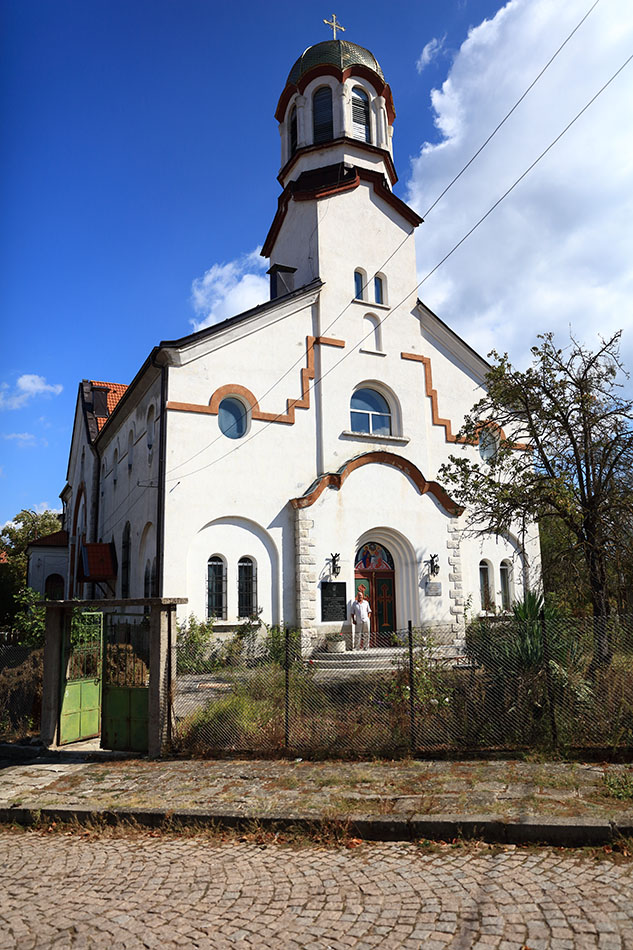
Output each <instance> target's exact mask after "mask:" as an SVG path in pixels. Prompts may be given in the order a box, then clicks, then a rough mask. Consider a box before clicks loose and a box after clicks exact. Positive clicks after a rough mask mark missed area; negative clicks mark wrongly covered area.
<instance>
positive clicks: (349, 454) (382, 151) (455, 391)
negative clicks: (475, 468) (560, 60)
mask: <svg viewBox="0 0 633 950" xmlns="http://www.w3.org/2000/svg"><path fill="white" fill-rule="evenodd" d="M275 118H276V120H277V122H278V123H279V131H280V137H281V170H280V172H279V176H278V178H279V182H280V183H281V187H282V189H283V190H282V192H281V195H280V196H279V199H278V208H277V212H276V214H275V217H274V219H273V222H272V225H271V227H270V230H269V232H268V235H267V237H266V239H265V241H264V244H263V249H262V255H263V256H264V257H265V258H267V259H268V260H269V261H270V269H269V272H268V273H269V274H270V300H269V301H268V302H266V303H264V304H262V305H260V306H258V307H255V308H253V309H252V310H249V311H247V312H245V313H240V314H237V315H235V316H233V317H231V318H230V319H228V320H225V321H223V322H222V323H219V324H216V325H214V326H211V327H209V328H207V329H203V330H200V331H198V332H196V333H192V334H190V335H188V336H185V337H181V338H180V339H175V340H167V341H163V342H161V343H160V344H158V345H157V346H155V347H154V348H153V349H152V351H151V353H150V354H149V356H148V357H147V359H146V361H145V362H144V364H143V365H142V366H141V368H140V369H139V371H138V373H137V374H136V376H135V377H134V379H133V380H132V382H131V383H130V384H129V385H127V386H124V385H119V384H113V383H109V382H102V381H101V382H100V381H94V380H84V381H82V383H81V384H80V386H79V394H78V400H77V407H76V413H75V421H74V429H73V436H72V444H71V449H70V459H69V464H68V472H67V484H66V487H65V488H64V490H63V492H62V494H61V497H62V499H63V505H64V518H65V520H64V528H65V530H66V532H67V540H68V545H67V566H66V570H65V572H64V573H65V576H66V591H65V593H66V596H67V597H79V598H82V597H86V598H88V597H94V596H101V595H103V596H104V597H112V596H116V597H119V598H120V597H124V598H125V597H142V596H149V595H160V596H165V597H172V596H173V597H186V598H187V599H188V604H187V605H186V606H184V607H182V608H181V611H182V612H181V616H184V615H187V614H189V613H193V614H195V615H196V616H197V617H198V618H205V617H207V616H214V617H215V618H216V629H218V630H222V629H227V630H228V629H230V628H231V627H234V626H235V625H236V624H237V623H238V622H239V620H240V618H245V617H249V616H251V615H253V614H256V613H258V614H259V616H260V618H261V620H262V621H264V622H265V623H267V624H279V625H281V624H287V625H291V626H297V627H299V628H300V629H301V631H302V635H303V642H304V645H305V646H306V647H307V646H309V645H310V644H313V645H316V644H317V643H318V642H319V641H320V640H322V639H323V637H324V636H325V634H327V633H329V632H333V631H349V629H350V621H349V616H350V604H351V601H352V600H353V598H354V596H355V591H356V590H357V589H358V587H359V586H361V585H362V586H363V587H364V590H365V593H366V595H367V596H368V597H369V600H370V604H371V607H372V631H373V643H374V644H375V645H377V646H381V645H387V644H388V643H389V641H390V634H391V631H393V630H395V629H401V628H403V627H406V625H407V622H408V621H412V622H413V624H414V626H421V625H424V626H428V627H434V628H436V629H437V630H438V631H442V633H443V634H444V636H445V637H446V638H447V639H459V638H461V637H462V636H463V632H464V622H465V613H466V612H467V611H468V612H469V613H470V614H471V615H476V614H478V613H480V612H482V611H491V610H501V609H506V608H508V607H509V606H510V604H511V602H512V600H513V599H514V598H515V597H516V596H520V594H521V589H522V584H523V570H524V560H525V555H526V554H527V563H529V564H530V565H531V567H532V568H534V567H535V566H536V567H538V561H539V553H538V542H537V541H536V540H535V539H532V540H531V541H530V542H529V548H528V550H527V551H523V550H522V548H521V545H520V544H519V541H518V539H517V538H515V537H511V536H509V537H506V538H503V537H497V536H493V535H490V536H489V537H484V538H481V537H479V538H475V537H473V536H470V535H469V534H468V532H465V531H464V527H465V523H466V520H467V514H466V513H464V512H462V510H461V509H460V508H459V507H458V506H457V505H456V504H455V502H454V501H453V500H452V499H451V498H450V497H449V495H448V494H447V493H446V491H445V490H444V489H443V488H442V486H441V485H440V484H438V482H437V481H436V478H437V472H438V469H439V467H440V465H441V464H442V463H443V462H445V461H446V460H447V459H448V456H449V455H450V454H451V453H456V452H470V453H475V454H476V453H478V452H479V451H480V448H481V447H479V446H476V445H460V444H459V443H458V440H457V439H456V433H457V432H458V431H459V428H460V425H461V423H462V421H463V418H464V414H465V413H466V412H467V411H468V410H469V409H470V408H471V407H472V406H473V404H474V403H475V402H476V401H477V400H478V398H480V395H481V392H482V387H483V385H484V382H485V374H486V371H487V369H488V364H487V363H486V361H485V360H484V359H482V358H481V357H480V356H479V355H478V354H477V353H475V352H474V351H473V350H472V349H471V348H470V347H469V346H468V345H467V344H466V343H465V342H464V341H463V340H461V339H460V338H459V337H458V336H457V335H456V334H455V333H454V332H453V331H452V330H451V329H450V328H449V327H448V326H446V324H445V323H443V322H442V321H441V320H440V319H439V318H438V317H437V316H436V315H435V314H434V313H432V312H431V311H430V310H429V309H428V308H427V307H426V306H425V305H424V304H423V303H422V302H421V301H420V300H418V299H417V296H416V291H415V288H416V284H417V281H418V278H417V276H416V260H415V234H416V229H417V228H418V226H419V225H420V224H421V223H422V221H421V218H420V217H419V216H418V215H417V214H416V212H415V211H413V210H412V209H411V208H410V207H408V206H407V205H406V204H405V203H404V202H403V201H402V200H401V199H400V198H398V197H397V196H396V195H395V194H394V192H393V190H392V189H393V186H394V184H395V182H396V180H397V177H396V171H395V167H394V161H393V126H394V119H395V110H394V105H393V99H392V94H391V90H390V88H389V85H388V84H387V82H386V80H385V77H384V76H383V73H382V70H381V68H380V66H379V64H378V62H377V61H376V59H375V58H374V56H373V55H372V54H371V53H370V52H369V51H368V50H366V49H364V48H362V47H360V46H357V45H355V44H353V43H350V42H346V41H344V40H339V39H335V40H328V41H326V42H321V43H317V44H316V45H315V46H311V47H309V48H308V49H307V50H306V51H305V52H304V53H303V54H302V55H301V56H300V57H299V59H298V60H297V62H296V63H295V64H294V66H293V67H292V69H291V70H290V73H289V75H288V79H287V81H286V84H285V87H284V89H283V91H282V93H281V97H280V99H279V103H278V105H277V109H276V112H275ZM49 551H52V554H54V555H55V556H56V558H57V561H56V566H55V572H56V573H58V574H59V572H60V569H59V555H60V545H59V544H58V545H56V546H54V547H52V548H49ZM52 554H51V556H52ZM38 556H39V557H40V565H39V570H40V574H41V580H42V584H44V583H45V579H46V577H45V575H46V565H45V564H44V566H43V567H42V561H41V558H42V557H43V558H44V559H45V558H46V556H47V550H46V545H44V546H43V547H42V548H41V549H40V550H39V551H38Z"/></svg>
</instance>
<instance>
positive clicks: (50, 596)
mask: <svg viewBox="0 0 633 950" xmlns="http://www.w3.org/2000/svg"><path fill="white" fill-rule="evenodd" d="M64 586H65V585H64V578H63V577H62V575H61V574H49V575H48V577H47V578H46V581H45V582H44V597H45V598H46V600H63V599H64Z"/></svg>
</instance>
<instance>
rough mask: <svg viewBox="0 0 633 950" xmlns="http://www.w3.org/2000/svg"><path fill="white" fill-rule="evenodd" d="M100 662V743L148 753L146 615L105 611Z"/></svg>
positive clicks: (107, 747)
mask: <svg viewBox="0 0 633 950" xmlns="http://www.w3.org/2000/svg"><path fill="white" fill-rule="evenodd" d="M103 663H104V670H103V717H102V734H101V745H102V747H103V748H104V749H117V750H125V751H132V752H147V742H148V732H147V730H148V720H149V617H147V616H145V615H139V614H137V615H134V614H115V613H112V614H110V613H109V614H107V616H106V624H105V630H104V650H103Z"/></svg>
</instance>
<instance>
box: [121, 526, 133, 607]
mask: <svg viewBox="0 0 633 950" xmlns="http://www.w3.org/2000/svg"><path fill="white" fill-rule="evenodd" d="M131 547H132V529H131V527H130V522H129V521H128V522H126V525H125V528H124V529H123V538H122V540H121V597H123V598H125V597H129V596H130V548H131Z"/></svg>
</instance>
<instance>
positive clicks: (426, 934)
mask: <svg viewBox="0 0 633 950" xmlns="http://www.w3.org/2000/svg"><path fill="white" fill-rule="evenodd" d="M0 894H2V899H1V900H0V948H2V950H5V948H19V950H27V948H32V947H37V948H47V947H53V946H54V947H55V948H56V950H63V948H67V947H76V948H84V947H85V948H90V947H104V948H105V947H107V948H108V950H136V948H141V947H161V948H171V947H194V948H195V947H198V948H203V947H209V948H214V950H216V948H217V950H224V948H232V950H234V948H253V947H256V948H258V950H259V948H263V950H268V948H274V950H279V948H299V947H301V948H314V950H327V948H331V950H349V948H358V950H361V948H363V950H365V948H373V947H380V948H381V950H382V948H396V947H397V948H405V950H409V948H416V950H418V948H424V950H444V948H447V947H450V948H455V950H471V948H476V950H490V948H498V950H519V948H526V947H529V948H531V950H541V948H550V950H564V948H584V947H598V948H601V950H611V948H627V947H630V948H633V864H632V863H627V864H622V865H619V866H618V865H616V864H614V863H612V862H610V861H607V860H601V861H597V860H596V859H595V858H594V859H592V858H590V857H586V856H580V855H579V854H578V853H575V852H572V853H570V852H553V851H532V852H530V851H524V850H520V849H508V850H505V851H503V852H500V853H497V854H494V853H491V852H490V851H487V850H482V851H481V853H479V852H477V851H466V850H463V849H457V850H450V849H449V850H445V851H443V852H441V853H433V854H429V853H424V852H422V851H420V850H418V849H416V847H415V846H414V845H409V844H407V845H400V844H397V845H396V844H373V845H369V844H364V845H361V846H360V847H358V848H357V849H355V850H349V849H343V848H340V849H329V850H326V849H318V848H316V847H310V848H303V849H300V850H290V849H288V848H283V849H282V848H280V847H279V846H277V845H274V844H271V845H269V846H262V845H258V844H254V843H248V842H239V841H233V840H231V841H228V842H226V843H214V842H213V841H209V840H208V839H206V838H204V837H202V836H200V837H193V838H186V839H183V838H180V839H178V838H174V837H165V836H162V835H159V836H152V835H148V834H136V835H133V836H130V837H114V838H111V837H92V838H90V839H88V840H86V839H85V838H84V837H81V836H79V835H71V836H65V835H60V834H48V835H47V834H46V833H41V832H19V831H2V830H0Z"/></svg>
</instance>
